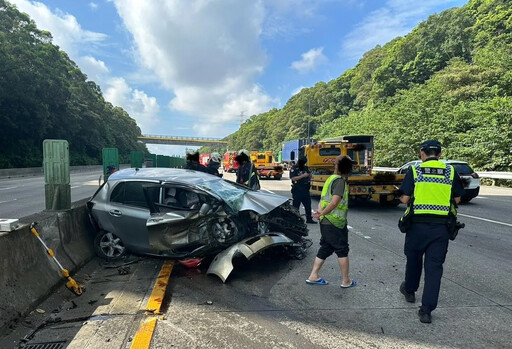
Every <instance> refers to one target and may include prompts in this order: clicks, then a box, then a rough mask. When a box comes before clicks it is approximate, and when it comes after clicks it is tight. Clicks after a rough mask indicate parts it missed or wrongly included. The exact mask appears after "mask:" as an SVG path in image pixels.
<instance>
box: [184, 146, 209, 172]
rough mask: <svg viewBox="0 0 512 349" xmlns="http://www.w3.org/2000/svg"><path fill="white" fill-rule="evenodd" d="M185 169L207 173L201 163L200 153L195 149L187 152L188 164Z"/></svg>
mask: <svg viewBox="0 0 512 349" xmlns="http://www.w3.org/2000/svg"><path fill="white" fill-rule="evenodd" d="M185 169H187V170H194V171H200V172H206V167H205V166H204V165H201V164H200V163H199V152H198V151H197V150H195V149H188V150H187V163H186V164H185Z"/></svg>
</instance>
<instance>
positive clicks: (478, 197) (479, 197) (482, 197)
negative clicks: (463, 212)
mask: <svg viewBox="0 0 512 349" xmlns="http://www.w3.org/2000/svg"><path fill="white" fill-rule="evenodd" d="M475 199H489V198H488V197H485V196H477V197H476V198H475Z"/></svg>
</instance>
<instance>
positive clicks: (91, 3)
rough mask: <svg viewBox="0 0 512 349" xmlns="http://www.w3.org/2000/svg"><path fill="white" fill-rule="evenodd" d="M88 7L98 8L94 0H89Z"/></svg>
mask: <svg viewBox="0 0 512 349" xmlns="http://www.w3.org/2000/svg"><path fill="white" fill-rule="evenodd" d="M89 7H90V8H91V9H93V10H97V9H98V4H97V3H95V2H90V3H89Z"/></svg>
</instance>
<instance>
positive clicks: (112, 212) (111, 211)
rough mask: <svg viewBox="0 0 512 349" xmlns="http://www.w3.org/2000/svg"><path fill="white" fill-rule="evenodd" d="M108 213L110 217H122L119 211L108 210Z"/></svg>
mask: <svg viewBox="0 0 512 349" xmlns="http://www.w3.org/2000/svg"><path fill="white" fill-rule="evenodd" d="M108 212H109V213H110V215H111V216H114V217H121V216H122V215H123V214H122V213H121V211H119V210H110V211H108Z"/></svg>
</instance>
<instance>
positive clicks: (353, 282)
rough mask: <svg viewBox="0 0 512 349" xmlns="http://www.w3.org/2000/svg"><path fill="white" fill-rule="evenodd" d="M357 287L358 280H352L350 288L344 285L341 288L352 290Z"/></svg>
mask: <svg viewBox="0 0 512 349" xmlns="http://www.w3.org/2000/svg"><path fill="white" fill-rule="evenodd" d="M356 285H357V282H356V280H352V282H351V283H350V285H348V286H343V284H341V285H340V287H341V288H351V287H354V286H356Z"/></svg>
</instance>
